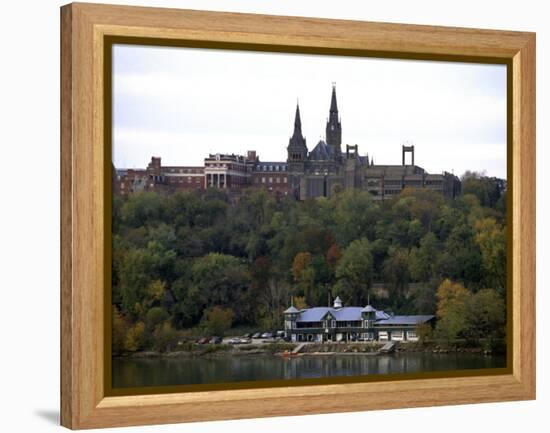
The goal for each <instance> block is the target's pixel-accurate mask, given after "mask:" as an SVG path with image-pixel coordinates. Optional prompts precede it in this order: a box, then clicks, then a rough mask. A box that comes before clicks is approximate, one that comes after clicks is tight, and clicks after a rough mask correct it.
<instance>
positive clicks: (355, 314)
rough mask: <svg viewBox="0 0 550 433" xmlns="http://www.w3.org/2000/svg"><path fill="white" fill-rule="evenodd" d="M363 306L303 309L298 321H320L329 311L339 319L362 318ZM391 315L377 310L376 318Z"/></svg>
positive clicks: (385, 317)
mask: <svg viewBox="0 0 550 433" xmlns="http://www.w3.org/2000/svg"><path fill="white" fill-rule="evenodd" d="M362 310H363V307H342V308H332V307H313V308H307V309H305V310H302V311H301V312H300V314H299V316H298V318H297V319H296V321H297V322H320V321H321V320H323V317H325V314H327V313H329V312H330V314H332V316H333V317H334V318H335V319H336V320H338V321H353V320H361V311H362ZM389 318H390V316H389V315H388V314H386V313H384V312H383V311H379V310H376V320H383V319H389Z"/></svg>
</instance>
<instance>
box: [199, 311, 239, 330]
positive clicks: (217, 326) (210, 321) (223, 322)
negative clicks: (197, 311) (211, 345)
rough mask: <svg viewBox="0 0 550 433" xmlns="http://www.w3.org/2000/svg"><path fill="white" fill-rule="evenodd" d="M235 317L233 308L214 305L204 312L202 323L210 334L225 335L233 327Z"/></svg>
mask: <svg viewBox="0 0 550 433" xmlns="http://www.w3.org/2000/svg"><path fill="white" fill-rule="evenodd" d="M234 317H235V314H234V313H233V310H231V308H222V307H219V306H214V307H212V308H209V309H207V310H206V311H205V312H204V315H203V319H202V325H203V326H204V328H205V329H206V331H207V332H208V333H209V334H211V335H218V336H223V335H224V334H225V333H226V332H227V331H228V330H229V329H231V325H232V324H233V318H234Z"/></svg>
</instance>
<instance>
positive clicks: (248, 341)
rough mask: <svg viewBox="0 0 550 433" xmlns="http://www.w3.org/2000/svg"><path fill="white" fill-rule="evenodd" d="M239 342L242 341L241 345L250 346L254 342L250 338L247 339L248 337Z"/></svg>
mask: <svg viewBox="0 0 550 433" xmlns="http://www.w3.org/2000/svg"><path fill="white" fill-rule="evenodd" d="M239 340H240V344H250V343H252V340H251V339H250V338H246V337H241V338H240V339H239Z"/></svg>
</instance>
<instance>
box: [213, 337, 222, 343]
mask: <svg viewBox="0 0 550 433" xmlns="http://www.w3.org/2000/svg"><path fill="white" fill-rule="evenodd" d="M222 341H223V338H222V337H212V338H211V339H210V344H221V342H222Z"/></svg>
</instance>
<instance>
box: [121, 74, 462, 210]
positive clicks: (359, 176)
mask: <svg viewBox="0 0 550 433" xmlns="http://www.w3.org/2000/svg"><path fill="white" fill-rule="evenodd" d="M414 150H415V149H414V146H402V147H401V152H402V159H401V165H378V164H374V158H372V157H371V158H370V159H369V156H368V154H367V155H365V156H362V155H360V154H359V146H358V145H356V144H355V145H346V146H345V151H344V152H343V151H342V121H341V119H340V115H339V112H338V102H337V97H336V86H335V85H334V84H333V86H332V94H331V98H330V107H329V114H328V117H327V122H326V125H325V139H324V140H319V142H318V143H317V144H316V145H315V147H313V149H312V150H311V151H310V150H309V149H308V146H307V141H306V138H305V137H304V136H303V133H302V121H301V116H300V107H299V106H298V105H297V106H296V112H295V115H294V128H293V133H292V136H291V137H290V138H289V141H288V145H287V148H286V156H287V158H286V161H267V162H264V161H261V160H260V158H259V156H258V155H257V154H256V151H248V153H247V155H246V156H244V155H235V154H220V153H217V154H210V155H209V156H208V157H206V158H205V159H204V165H203V166H201V167H198V166H197V167H190V166H170V167H163V166H162V164H161V159H160V158H158V157H153V158H151V162H150V163H149V165H148V166H147V168H146V169H138V170H134V169H128V170H116V171H115V172H116V176H114V178H113V179H114V180H115V184H114V185H113V187H114V188H113V190H114V191H115V192H117V193H120V194H122V195H125V194H128V193H131V192H136V191H143V190H147V191H161V192H165V191H167V192H172V191H177V190H202V189H205V188H220V189H225V190H230V191H232V192H238V191H241V190H243V189H245V188H265V189H267V190H268V191H270V192H272V193H274V194H277V195H291V196H293V197H295V198H296V199H299V200H306V199H312V198H317V197H330V196H331V195H332V194H334V193H335V192H337V191H339V190H345V189H352V188H358V189H363V190H366V191H368V192H369V193H370V194H371V195H372V197H373V199H374V200H385V199H391V198H393V197H396V196H398V195H399V194H400V193H401V191H403V189H405V188H412V189H420V188H426V189H429V190H433V191H437V192H439V193H441V194H442V195H444V196H446V197H456V196H457V195H459V194H460V193H461V182H460V180H459V179H458V177H456V176H455V175H454V174H451V173H448V172H443V173H440V174H431V173H427V172H426V171H425V170H424V169H423V168H421V167H419V166H417V165H415V160H414ZM407 154H410V158H409V160H410V162H409V163H407V161H406V158H405V157H406V156H407Z"/></svg>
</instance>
